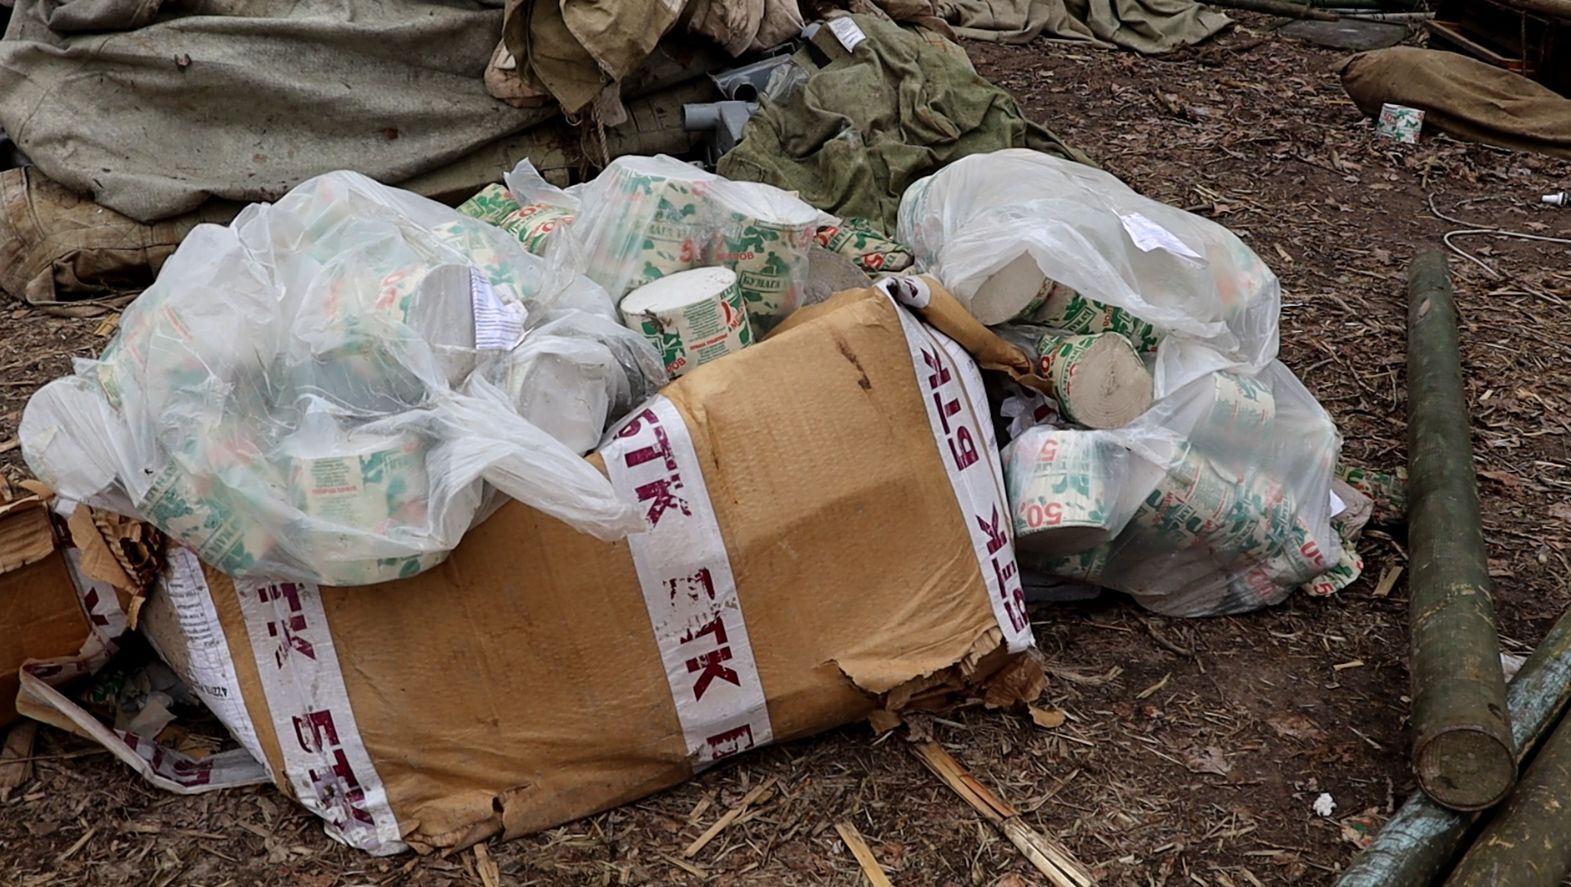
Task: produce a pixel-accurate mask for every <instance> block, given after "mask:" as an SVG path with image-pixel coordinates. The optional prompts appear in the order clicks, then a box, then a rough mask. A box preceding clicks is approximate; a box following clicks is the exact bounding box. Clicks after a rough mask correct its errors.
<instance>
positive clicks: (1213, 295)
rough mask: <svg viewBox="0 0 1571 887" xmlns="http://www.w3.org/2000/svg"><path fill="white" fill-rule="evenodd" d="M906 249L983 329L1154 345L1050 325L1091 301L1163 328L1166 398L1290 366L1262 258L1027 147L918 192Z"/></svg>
mask: <svg viewBox="0 0 1571 887" xmlns="http://www.w3.org/2000/svg"><path fill="white" fill-rule="evenodd" d="M897 239H898V240H899V241H900V242H902V243H905V244H907V245H909V246H910V247H911V249H912V252H913V253H914V254H915V255H916V258H917V261H918V263H919V265H920V266H921V267H922V268H923V270H925V271H928V272H931V273H932V274H934V275H935V276H937V277H938V278H939V280H941V281H943V283H944V285H945V286H947V287H948V288H949V289H950V291H952V292H953V293H954V294H955V295H956V296H957V297H959V298H960V299H961V301H962V302H965V303H966V304H967V307H969V308H970V309H971V311H972V313H973V314H975V315H976V316H977V318H978V319H979V320H981V321H982V322H983V323H987V324H999V323H1006V322H1010V321H1015V320H1028V319H1036V320H1039V321H1042V322H1045V323H1048V324H1049V325H1052V326H1055V327H1060V328H1065V329H1067V331H1069V332H1073V333H1087V332H1099V331H1102V330H1103V329H1111V330H1113V331H1115V332H1123V333H1125V334H1126V335H1130V338H1131V340H1132V341H1134V342H1135V343H1136V344H1137V345H1139V344H1140V341H1141V339H1142V336H1141V335H1140V334H1139V332H1138V331H1131V330H1129V329H1121V328H1119V326H1118V325H1116V324H1111V323H1110V325H1103V324H1102V323H1100V322H1099V323H1098V324H1097V325H1095V327H1094V328H1086V329H1077V328H1072V327H1070V326H1068V325H1066V324H1065V323H1063V322H1061V321H1062V320H1063V318H1059V317H1047V316H1042V315H1041V314H1040V312H1041V311H1042V309H1043V308H1044V305H1046V304H1047V303H1048V301H1049V299H1050V298H1051V297H1053V296H1055V294H1056V295H1057V296H1058V297H1059V298H1058V299H1057V300H1055V301H1057V302H1064V301H1066V300H1069V299H1071V298H1072V297H1073V296H1074V295H1076V294H1079V295H1081V296H1084V297H1086V298H1088V299H1090V300H1093V301H1094V302H1095V303H1099V304H1100V306H1101V309H1099V310H1105V309H1108V308H1112V309H1121V310H1122V311H1126V312H1128V313H1129V314H1130V315H1133V317H1134V318H1137V319H1138V320H1139V321H1143V322H1144V323H1147V324H1150V325H1151V326H1152V327H1154V328H1155V330H1156V331H1157V333H1159V334H1160V337H1161V339H1160V343H1159V344H1158V345H1157V350H1156V357H1155V365H1154V368H1153V374H1154V376H1155V382H1156V396H1157V397H1159V398H1160V397H1164V396H1166V395H1167V394H1168V393H1170V392H1172V391H1176V390H1177V389H1179V388H1181V387H1183V386H1184V385H1186V384H1188V383H1190V382H1192V381H1194V380H1196V379H1198V378H1200V377H1202V376H1204V375H1206V374H1207V373H1210V372H1212V371H1214V370H1218V369H1226V368H1228V367H1235V366H1241V367H1245V368H1247V369H1249V370H1259V369H1262V368H1264V367H1265V366H1266V365H1267V364H1268V363H1270V362H1271V361H1272V360H1273V359H1275V357H1276V354H1277V344H1278V342H1277V320H1278V314H1279V312H1280V307H1281V292H1280V288H1279V286H1278V284H1277V279H1276V276H1275V275H1274V274H1273V273H1272V272H1271V270H1270V269H1269V268H1268V267H1266V265H1265V263H1264V262H1262V261H1261V260H1260V258H1259V257H1258V256H1257V255H1255V253H1254V252H1253V251H1252V250H1250V249H1249V247H1248V246H1246V245H1245V244H1244V243H1243V242H1242V241H1241V240H1239V239H1238V237H1237V236H1235V235H1234V234H1233V233H1232V232H1230V231H1228V230H1227V229H1226V228H1224V227H1222V226H1221V225H1218V224H1216V223H1215V222H1211V221H1209V220H1207V219H1203V218H1200V217H1199V216H1196V215H1192V214H1190V213H1187V212H1184V211H1182V210H1180V209H1177V208H1174V207H1170V206H1167V205H1165V204H1162V203H1159V202H1157V201H1154V200H1151V199H1149V198H1146V197H1142V196H1141V195H1139V194H1136V193H1135V192H1134V191H1132V190H1131V189H1130V188H1129V187H1128V186H1127V185H1125V184H1124V183H1123V182H1120V181H1119V180H1118V179H1116V178H1114V177H1113V176H1111V175H1109V174H1108V173H1105V172H1102V171H1100V170H1097V169H1094V168H1092V167H1089V166H1085V165H1083V164H1079V163H1074V162H1072V161H1068V160H1061V159H1059V158H1057V157H1052V156H1050V155H1047V154H1042V153H1039V152H1036V151H1030V150H1026V149H1007V150H1003V151H995V152H993V153H991V154H974V155H971V156H969V157H965V158H962V159H961V160H958V161H956V162H955V163H952V164H950V165H949V166H947V167H945V168H944V169H942V170H940V171H939V172H937V173H935V174H934V175H931V176H928V177H927V178H925V179H921V180H919V181H918V182H916V183H915V184H914V185H912V186H911V187H910V188H909V189H907V190H906V193H905V195H904V196H903V198H902V199H901V201H900V213H899V229H898V234H897ZM1055 285H1056V286H1055ZM1058 307H1059V308H1060V309H1062V308H1063V306H1062V305H1059V306H1058ZM1102 320H1106V318H1102ZM1115 321H1118V322H1120V323H1122V322H1125V319H1123V318H1115ZM1131 333H1133V334H1131Z"/></svg>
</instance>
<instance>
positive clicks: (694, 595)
mask: <svg viewBox="0 0 1571 887" xmlns="http://www.w3.org/2000/svg"><path fill="white" fill-rule="evenodd" d="M678 582H681V583H683V584H685V585H686V586H687V597H688V599H689V600H694V601H696V600H698V599H699V598H698V593H699V592H702V593H703V594H704V595H705V596H707V597H708V598H709V599H710V600H714V599H715V580H714V576H713V575H711V574H710V572H709V568H708V567H700V568H699V569H698V572H697V573H694V574H693V575H691V576H678V577H677V578H675V579H667V580H666V583H665V584H666V589H667V590H668V591H670V593H671V603H673V604H674V603H676V585H677V583H678Z"/></svg>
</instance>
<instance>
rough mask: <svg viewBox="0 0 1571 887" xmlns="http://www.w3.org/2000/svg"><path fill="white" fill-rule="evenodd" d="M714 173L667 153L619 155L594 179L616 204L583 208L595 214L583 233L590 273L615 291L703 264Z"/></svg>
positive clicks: (599, 191) (599, 193) (598, 188)
mask: <svg viewBox="0 0 1571 887" xmlns="http://www.w3.org/2000/svg"><path fill="white" fill-rule="evenodd" d="M602 180H604V181H603V182H602ZM716 181H717V180H716V178H715V176H713V175H711V174H709V173H706V172H704V171H703V170H700V169H697V168H696V167H691V166H688V165H686V164H684V163H679V162H677V161H674V160H671V159H670V158H668V157H631V156H630V157H619V158H617V159H616V160H615V161H614V162H613V163H612V164H611V165H610V166H609V167H607V168H606V171H605V172H604V173H602V174H601V176H600V178H599V179H596V181H595V194H596V195H597V197H598V198H600V199H603V200H604V201H607V202H608V205H609V206H614V207H615V211H614V212H608V211H606V209H605V208H604V207H601V208H596V207H589V208H587V209H586V210H585V213H586V214H589V213H593V215H594V222H593V224H591V225H590V226H589V230H586V231H585V232H584V235H583V236H584V237H585V245H586V247H587V248H588V252H589V256H588V258H589V264H588V271H587V273H588V275H589V277H590V278H592V279H593V280H594V281H595V282H597V283H599V284H600V285H601V286H604V287H605V288H606V289H607V290H608V291H610V293H611V295H612V296H613V297H614V296H617V295H620V294H622V293H628V292H631V291H632V290H635V289H637V288H638V287H640V286H643V285H645V284H647V283H650V282H652V281H654V280H657V279H659V278H661V277H664V276H666V275H667V274H674V273H676V272H678V271H685V270H688V269H690V268H694V267H697V266H699V265H700V264H701V263H702V261H703V251H704V248H705V247H706V246H707V245H708V239H709V234H710V232H711V231H712V230H713V225H714V218H713V209H712V208H711V207H710V206H709V199H708V197H709V193H710V191H711V189H712V188H713V185H714V183H715V182H716ZM582 221H583V220H582V218H581V220H580V223H582Z"/></svg>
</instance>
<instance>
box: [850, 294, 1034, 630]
mask: <svg viewBox="0 0 1571 887" xmlns="http://www.w3.org/2000/svg"><path fill="white" fill-rule="evenodd" d="M902 282H903V283H905V284H907V285H908V286H913V287H916V288H917V291H916V292H913V293H908V294H906V295H907V297H908V298H912V297H914V298H915V299H916V300H917V301H918V302H919V303H920V304H925V302H926V299H925V295H926V294H925V289H926V285H925V284H924V283H923V282H922V281H921V280H920V279H916V278H907V279H906V280H905V281H902ZM881 289H882V291H883V292H884V294H885V295H886V296H889V299H890V302H892V303H893V304H894V309H895V313H896V314H898V315H899V316H900V327H901V329H903V330H904V331H905V337H906V346H907V347H908V348H909V349H910V352H911V366H912V368H913V369H914V370H915V371H916V380H917V386H918V387H919V388H920V389H921V392H922V401H923V403H924V404H925V405H926V407H927V420H928V424H929V425H930V426H931V428H932V431H933V441H934V443H936V444H937V446H938V454H939V458H941V459H942V460H943V463H944V470H945V473H947V474H948V475H949V483H950V486H951V487H952V488H953V489H954V493H955V501H956V502H957V503H959V505H960V510H961V512H962V513H963V514H964V515H965V518H966V527H967V529H969V530H970V532H971V544H972V548H973V550H974V551H975V552H976V561H977V566H978V567H979V568H980V569H981V571H982V578H983V579H984V580H985V581H986V583H987V590H988V600H989V602H990V603H991V604H992V606H993V616H994V618H996V619H997V620H998V627H999V628H1000V629H1001V630H1002V631H1003V633H1004V640H1005V643H1006V644H1007V645H1008V649H1009V652H1011V653H1018V652H1020V651H1022V650H1026V649H1030V648H1031V647H1033V646H1035V644H1036V638H1035V636H1034V635H1033V634H1032V633H1031V620H1030V619H1029V618H1028V617H1027V616H1026V605H1025V589H1024V588H1023V587H1022V585H1021V582H1020V568H1019V566H1018V565H1017V564H1016V563H1015V547H1014V540H1013V538H1012V537H1013V526H1012V525H1011V523H1010V520H1009V508H1008V505H1007V502H1008V498H1007V495H1006V494H1005V492H1004V475H1003V467H1002V465H1001V464H1000V463H999V460H998V458H997V453H998V444H997V440H996V438H995V436H994V433H993V423H992V422H991V421H990V420H989V419H988V418H987V410H986V404H987V394H986V391H985V389H984V387H983V383H982V374H981V373H980V372H979V371H978V370H977V367H976V363H975V362H974V361H972V360H971V356H970V355H969V354H967V353H966V350H965V349H964V348H961V347H960V345H959V343H957V342H955V341H954V340H953V339H951V338H949V337H948V336H946V335H944V334H943V333H941V332H938V331H937V330H935V329H932V328H931V327H929V326H927V325H926V324H924V323H922V322H921V321H919V320H917V319H916V318H915V317H912V316H911V313H910V312H909V311H907V310H906V309H905V307H903V306H902V305H901V304H900V300H899V299H896V298H895V295H894V294H893V293H891V292H890V289H889V287H887V286H886V287H881ZM979 406H980V407H981V409H978V407H979Z"/></svg>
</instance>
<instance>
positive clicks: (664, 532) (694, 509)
mask: <svg viewBox="0 0 1571 887" xmlns="http://www.w3.org/2000/svg"><path fill="white" fill-rule="evenodd" d="M600 453H601V456H602V457H603V458H604V459H605V465H606V472H607V474H609V475H610V478H611V484H612V486H614V487H615V488H616V489H617V491H618V492H620V493H622V494H623V495H626V496H629V497H631V498H634V499H636V500H637V501H638V502H639V505H640V507H641V508H643V509H644V518H645V521H646V523H647V524H648V527H649V529H647V530H645V531H644V532H641V533H635V534H633V535H631V536H628V537H627V545H628V549H629V550H630V551H631V553H632V556H633V565H634V567H635V568H636V569H637V571H638V584H639V585H640V586H641V587H642V589H643V593H644V604H645V606H647V607H648V609H649V622H650V625H651V627H652V628H653V630H654V634H655V641H656V643H657V644H658V645H659V647H660V657H661V659H662V660H663V662H664V664H665V671H666V681H667V682H668V684H669V685H670V688H671V699H672V701H673V702H674V703H675V704H676V714H677V719H678V720H679V721H680V722H681V724H682V735H683V738H684V739H685V740H686V743H687V755H688V760H689V761H691V762H692V764H693V767H694V769H695V770H700V769H703V768H704V767H707V766H709V765H711V764H713V763H715V762H716V761H719V760H721V759H723V758H727V757H730V756H731V755H734V754H737V753H739V752H742V751H745V750H747V749H749V748H753V747H755V746H760V745H764V744H766V743H768V742H769V741H770V739H771V738H772V737H773V735H774V734H773V730H772V728H771V726H770V722H769V710H768V707H767V705H766V703H765V698H766V697H765V695H764V687H763V683H762V682H761V681H760V680H759V677H758V665H757V662H756V660H755V659H754V656H753V647H752V644H751V643H750V642H749V640H748V635H747V623H746V622H745V621H744V620H743V618H742V603H741V600H740V598H739V597H738V596H737V590H736V579H735V577H734V575H733V574H732V572H731V561H730V558H729V557H728V556H727V555H726V550H725V540H724V539H723V538H722V537H721V535H720V524H719V521H718V520H717V518H716V516H715V509H714V505H713V503H711V502H710V500H709V490H708V487H707V486H706V485H705V483H704V475H703V470H702V466H701V464H700V463H699V461H698V452H697V450H696V449H695V448H694V447H693V440H692V437H691V436H690V435H689V434H688V430H687V423H686V422H684V421H683V419H682V416H681V414H680V413H678V412H677V409H676V406H675V405H674V404H672V403H671V401H669V400H667V399H666V398H664V397H660V396H656V397H654V398H652V399H651V400H649V401H648V402H646V403H645V404H644V406H643V407H642V408H640V409H639V410H638V411H636V412H635V413H634V414H633V415H632V416H631V417H629V418H628V419H626V420H625V421H624V422H623V423H622V424H621V425H620V427H619V428H618V429H617V430H616V431H615V432H614V433H613V434H612V435H611V436H610V437H609V438H608V440H607V443H606V445H605V446H604V447H602V448H601V450H600Z"/></svg>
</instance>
